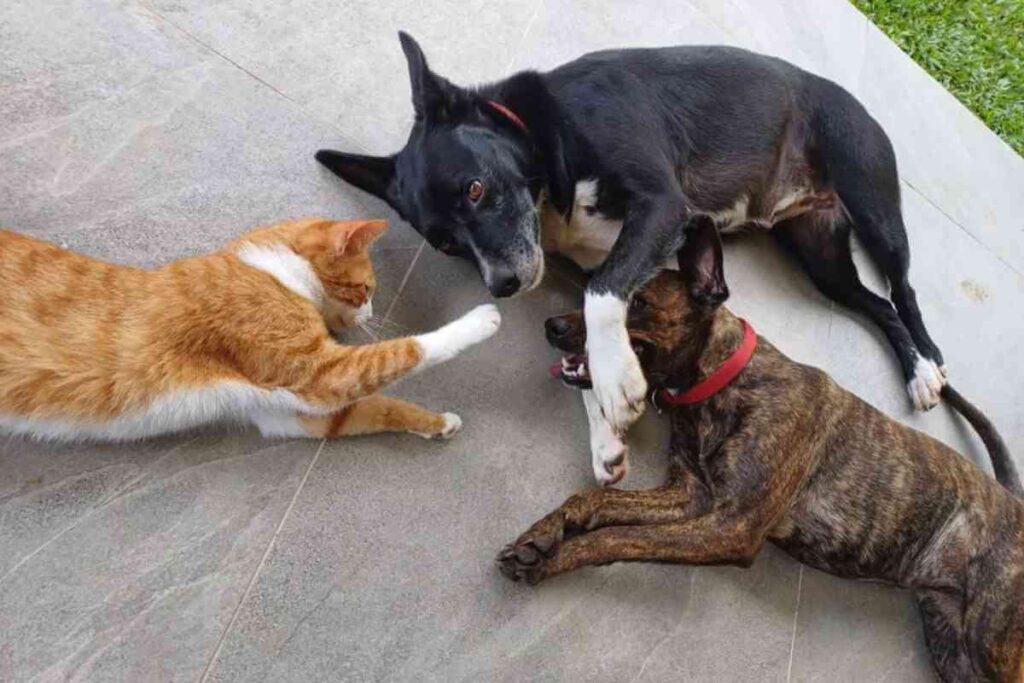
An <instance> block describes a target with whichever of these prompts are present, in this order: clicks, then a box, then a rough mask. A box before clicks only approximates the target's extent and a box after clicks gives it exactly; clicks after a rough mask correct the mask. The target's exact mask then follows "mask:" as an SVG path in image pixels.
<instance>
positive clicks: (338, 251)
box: [235, 218, 388, 332]
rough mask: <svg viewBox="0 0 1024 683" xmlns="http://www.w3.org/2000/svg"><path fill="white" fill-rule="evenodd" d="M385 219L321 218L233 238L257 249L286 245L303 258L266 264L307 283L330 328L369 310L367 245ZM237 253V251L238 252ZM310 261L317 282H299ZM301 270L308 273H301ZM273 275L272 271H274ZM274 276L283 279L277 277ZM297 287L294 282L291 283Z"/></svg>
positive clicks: (359, 319)
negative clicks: (344, 219)
mask: <svg viewBox="0 0 1024 683" xmlns="http://www.w3.org/2000/svg"><path fill="white" fill-rule="evenodd" d="M387 228H388V224H387V222H386V221H383V220H361V221H331V220H327V219H322V218H315V219H306V220H299V221H291V222H288V223H280V224H278V225H274V226H271V227H269V228H263V229H260V230H255V231H253V232H251V233H249V234H248V235H245V236H244V237H242V238H241V239H240V240H237V241H236V242H235V244H236V245H242V246H240V247H239V250H241V249H243V248H246V247H245V246H244V245H253V246H255V247H257V248H270V249H272V250H273V249H280V248H285V249H287V250H288V251H290V252H292V253H293V254H294V255H296V256H299V257H301V261H297V263H295V264H291V265H289V264H284V263H278V264H270V265H272V267H271V268H268V270H271V271H272V272H275V271H277V270H278V269H280V268H284V269H285V270H288V271H289V272H288V273H281V275H282V276H283V277H285V278H286V279H289V280H297V281H298V282H297V283H296V285H295V286H296V287H298V288H299V289H302V288H303V287H304V286H308V287H309V288H310V289H311V291H310V295H312V297H311V298H315V299H316V300H318V303H319V304H320V308H321V311H322V312H323V316H324V322H325V323H326V324H327V327H328V328H329V329H330V330H331V331H332V332H338V331H340V330H341V329H343V328H346V327H351V326H353V325H358V324H360V323H363V322H366V321H367V320H369V319H370V317H371V316H372V315H373V292H374V289H375V288H376V285H377V280H376V278H375V277H374V274H373V263H372V262H371V260H370V245H372V244H373V242H374V241H375V240H376V239H377V238H378V237H380V236H381V235H382V234H384V231H385V230H387ZM240 253H241V251H240ZM303 262H305V263H308V264H309V266H311V267H312V271H313V272H312V275H315V276H316V280H318V282H311V283H302V282H301V280H302V279H303V278H304V277H305V279H309V278H308V274H309V268H308V267H306V266H304V265H303ZM303 271H304V272H305V273H306V274H307V275H305V276H304V274H303ZM275 274H276V272H275ZM278 279H281V278H280V277H278ZM292 289H295V287H292Z"/></svg>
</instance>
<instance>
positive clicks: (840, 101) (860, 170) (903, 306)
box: [808, 83, 945, 410]
mask: <svg viewBox="0 0 1024 683" xmlns="http://www.w3.org/2000/svg"><path fill="white" fill-rule="evenodd" d="M817 87H820V88H823V89H825V90H827V91H829V92H828V93H823V94H826V95H827V100H828V102H829V103H830V104H829V106H827V107H824V108H822V109H820V110H818V113H817V114H816V115H815V117H814V118H813V120H812V122H811V128H812V129H813V131H814V136H813V140H814V141H813V143H812V144H811V145H810V148H809V155H808V156H809V158H810V160H811V164H812V166H813V167H814V171H815V175H816V176H817V178H818V181H819V182H820V183H822V184H825V185H827V186H829V187H832V188H834V190H835V193H836V195H837V196H838V198H839V199H840V200H841V201H840V206H839V207H837V209H838V210H842V209H845V216H844V217H843V218H847V217H848V220H845V222H847V223H848V224H849V226H850V227H852V228H853V230H854V231H855V232H856V233H857V236H858V237H859V238H860V240H861V242H863V243H864V246H865V248H866V249H867V250H868V253H869V254H870V255H871V258H872V260H873V261H874V262H875V263H876V264H877V265H878V267H879V268H880V269H881V271H882V273H883V274H884V275H885V277H886V279H887V280H888V281H889V286H890V290H891V294H890V296H891V298H892V301H893V304H895V306H896V311H897V314H898V316H899V318H900V320H901V322H902V323H903V325H904V327H905V328H906V330H907V331H908V332H909V334H910V336H911V338H912V340H913V342H914V346H913V347H912V354H913V356H914V360H913V364H912V365H913V367H912V368H911V370H912V372H910V371H908V367H907V365H906V362H905V361H904V357H905V356H906V353H905V352H904V351H901V350H900V349H899V348H897V349H896V353H897V354H899V355H901V362H903V363H904V368H903V369H904V373H905V374H906V375H907V390H908V392H909V393H910V398H911V400H912V401H913V402H914V407H915V408H917V409H918V410H927V409H929V408H932V407H933V406H935V405H936V404H938V402H939V391H941V389H942V385H943V384H945V370H944V369H943V367H942V366H943V359H942V353H941V352H940V351H939V349H938V347H937V346H936V345H935V342H933V341H932V338H931V336H930V335H929V334H928V331H927V330H926V329H925V326H924V321H923V320H922V318H921V310H920V309H919V308H918V305H917V295H916V294H915V292H914V289H913V288H912V287H911V286H910V280H909V278H908V270H909V268H910V246H909V243H908V240H907V230H906V227H905V226H904V224H903V217H902V214H901V210H900V183H899V174H898V172H897V169H896V155H895V153H894V152H893V149H892V144H891V143H890V142H889V138H888V137H887V136H886V134H885V131H883V130H882V127H881V126H880V125H878V122H877V121H875V120H874V119H873V118H871V116H870V115H869V114H868V113H867V111H866V110H865V109H864V107H863V106H861V105H860V103H858V102H857V101H856V100H855V99H853V98H852V97H850V96H849V95H848V94H847V93H846V92H845V91H842V89H841V88H839V87H838V86H836V85H835V84H832V83H821V84H819V85H818V86H817ZM873 317H874V316H873ZM879 324H882V323H879ZM883 329H886V328H885V325H883ZM886 334H887V335H889V338H890V341H892V339H893V335H892V333H891V332H889V331H886ZM894 346H896V343H895V342H894Z"/></svg>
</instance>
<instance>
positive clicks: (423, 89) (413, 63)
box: [398, 31, 458, 121]
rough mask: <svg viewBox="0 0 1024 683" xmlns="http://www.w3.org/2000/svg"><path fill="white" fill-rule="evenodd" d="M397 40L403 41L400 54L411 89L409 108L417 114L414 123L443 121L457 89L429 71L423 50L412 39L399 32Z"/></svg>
mask: <svg viewBox="0 0 1024 683" xmlns="http://www.w3.org/2000/svg"><path fill="white" fill-rule="evenodd" d="M398 39H399V40H400V41H402V52H404V53H405V61H406V62H408V64H409V83H410V85H411V86H412V107H413V109H414V110H415V111H416V120H417V121H423V120H425V119H427V118H435V119H439V120H444V119H445V118H447V114H448V111H449V110H450V109H451V108H452V106H451V105H452V104H453V103H454V101H455V100H456V99H457V94H458V93H457V89H456V88H455V86H453V85H452V84H451V83H449V82H448V81H447V80H445V79H444V78H442V77H441V76H438V75H437V74H435V73H434V72H433V71H431V70H430V67H429V66H427V58H426V57H425V56H424V55H423V50H422V49H421V48H420V45H419V43H417V42H416V40H415V39H414V38H413V37H412V36H410V35H409V34H408V33H406V32H405V31H399V32H398Z"/></svg>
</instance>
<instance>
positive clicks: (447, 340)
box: [296, 304, 501, 408]
mask: <svg viewBox="0 0 1024 683" xmlns="http://www.w3.org/2000/svg"><path fill="white" fill-rule="evenodd" d="M500 324H501V314H499V313H498V309H497V308H495V307H494V306H493V305H491V304H485V305H483V306H477V307H476V308H474V309H473V310H472V311H470V312H469V313H467V314H466V315H464V316H462V317H461V318H459V319H458V320H456V321H454V322H451V323H448V324H447V325H445V326H444V327H442V328H440V329H438V330H435V331H434V332H428V333H426V334H420V335H417V336H415V337H406V338H404V339H392V340H389V341H383V342H379V343H376V344H367V345H365V346H340V345H338V346H335V347H333V348H330V347H329V348H328V350H327V351H325V352H324V354H323V355H322V356H321V357H320V358H319V359H317V360H313V361H312V362H311V363H310V364H308V367H309V370H310V373H311V375H312V376H311V378H310V380H309V381H308V382H307V383H306V386H305V387H303V388H302V389H301V390H299V391H298V392H296V393H297V394H298V396H299V397H300V398H301V399H303V400H305V401H306V402H307V403H309V404H311V405H313V406H318V407H320V406H322V407H327V408H332V407H334V406H344V405H348V404H349V403H351V402H353V401H358V400H360V399H362V398H365V397H367V396H370V395H372V394H375V393H376V392H378V391H380V390H381V389H383V388H384V387H386V386H388V385H389V384H392V383H393V382H395V381H397V380H399V379H401V378H402V377H404V376H406V375H408V374H410V373H413V372H419V371H420V370H424V369H426V368H429V367H432V366H434V365H438V364H439V363H444V362H445V361H448V360H451V359H452V358H454V357H455V356H457V355H458V354H460V353H462V352H463V351H465V350H466V349H468V348H469V347H471V346H474V345H476V344H479V343H480V342H482V341H484V340H485V339H487V338H489V337H490V336H492V335H493V334H494V333H495V332H497V331H498V326H499V325H500Z"/></svg>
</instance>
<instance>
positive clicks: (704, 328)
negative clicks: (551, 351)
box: [544, 215, 729, 389]
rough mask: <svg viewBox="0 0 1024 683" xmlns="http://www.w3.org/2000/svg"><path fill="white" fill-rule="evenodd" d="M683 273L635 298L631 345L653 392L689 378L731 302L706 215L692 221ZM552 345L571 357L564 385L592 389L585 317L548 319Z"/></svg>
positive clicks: (682, 255)
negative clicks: (721, 310) (723, 309)
mask: <svg viewBox="0 0 1024 683" xmlns="http://www.w3.org/2000/svg"><path fill="white" fill-rule="evenodd" d="M677 258H678V261H679V270H678V271H674V270H663V271H662V272H660V273H659V274H658V275H656V276H655V277H654V278H653V279H652V280H651V281H649V282H648V283H647V284H646V285H644V286H643V287H642V288H641V289H640V290H639V291H638V292H637V293H636V294H634V295H633V298H632V300H631V301H630V304H629V313H628V316H627V318H626V328H627V331H628V332H629V339H630V342H631V343H632V345H633V350H634V351H635V352H636V355H637V358H638V359H639V360H640V366H641V367H642V368H643V371H644V375H645V376H646V378H647V382H648V384H649V385H650V386H651V387H652V388H657V387H663V386H665V385H666V383H667V382H669V381H670V380H672V379H675V378H677V377H678V376H679V375H681V374H685V372H686V371H687V369H688V367H689V366H690V365H692V363H693V361H694V360H695V359H696V358H697V356H698V354H699V353H700V351H701V349H702V348H703V346H704V342H705V341H706V339H707V336H708V331H709V329H710V324H711V320H712V318H713V317H714V314H715V311H716V310H717V308H718V306H719V305H721V303H722V302H723V301H725V300H726V299H727V298H728V296H729V288H728V287H727V286H726V284H725V276H724V274H723V269H722V242H721V240H720V239H719V237H718V230H717V228H716V227H715V224H714V222H713V221H712V220H711V219H710V218H709V217H708V216H705V215H697V216H694V217H693V218H691V219H690V222H689V223H688V224H687V226H686V241H685V243H684V245H683V247H682V248H681V249H680V250H679V253H678V254H677ZM544 326H545V329H546V331H547V338H548V343H550V344H551V345H552V346H554V347H555V348H556V349H558V350H560V351H564V352H566V353H568V354H570V355H569V356H567V357H565V358H563V359H562V364H561V368H560V370H559V374H560V377H561V379H562V381H563V382H565V383H566V384H569V385H571V386H574V387H578V388H581V389H587V388H590V386H591V384H590V373H589V372H588V370H587V365H586V355H585V354H586V345H587V329H586V325H585V324H584V321H583V312H582V311H574V312H572V313H567V314H566V315H560V316H556V317H553V318H548V320H547V321H546V322H545V324H544Z"/></svg>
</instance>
